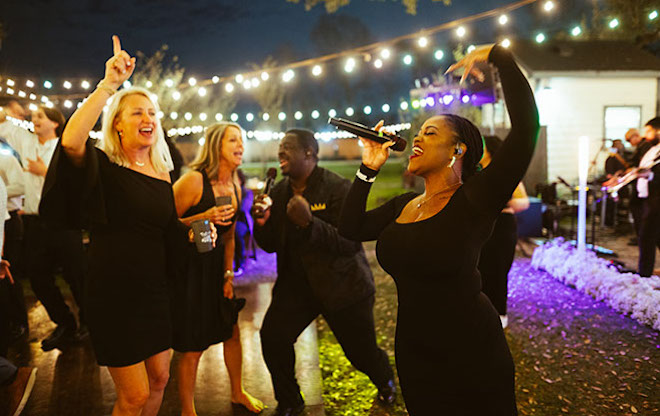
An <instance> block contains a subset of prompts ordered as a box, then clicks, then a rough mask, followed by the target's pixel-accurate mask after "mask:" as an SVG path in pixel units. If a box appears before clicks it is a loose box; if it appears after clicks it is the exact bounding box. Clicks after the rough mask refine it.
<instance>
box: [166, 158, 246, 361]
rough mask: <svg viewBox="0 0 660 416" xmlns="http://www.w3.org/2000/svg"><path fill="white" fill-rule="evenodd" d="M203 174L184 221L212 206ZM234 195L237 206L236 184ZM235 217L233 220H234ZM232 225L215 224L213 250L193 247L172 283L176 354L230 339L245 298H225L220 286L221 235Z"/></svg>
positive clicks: (210, 187)
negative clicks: (199, 191) (200, 250)
mask: <svg viewBox="0 0 660 416" xmlns="http://www.w3.org/2000/svg"><path fill="white" fill-rule="evenodd" d="M200 173H201V174H202V183H203V190H202V198H201V199H200V200H199V203H197V205H194V206H192V207H190V208H189V209H188V210H187V211H186V212H185V213H184V214H183V216H182V217H183V218H186V217H190V216H193V215H196V214H200V213H202V212H204V211H206V210H208V209H209V208H212V207H214V206H215V195H214V194H213V187H212V186H211V181H210V180H209V178H208V176H207V175H206V172H204V171H200ZM234 195H235V196H236V201H237V202H238V204H239V206H240V201H239V199H238V193H237V191H236V185H234ZM236 216H237V214H234V217H233V218H232V224H233V223H234V222H235V221H236ZM230 228H231V225H226V226H220V225H216V230H217V233H218V239H217V241H216V246H215V248H214V249H213V250H211V251H209V252H207V253H198V252H197V249H196V248H195V246H194V245H191V246H190V247H188V248H187V250H186V267H185V275H184V276H183V278H181V279H177V280H174V281H173V282H172V283H173V286H172V290H173V291H172V312H173V324H174V325H173V329H174V342H173V346H174V349H175V350H176V351H179V352H190V351H204V350H205V349H207V348H208V347H209V346H211V345H214V344H217V343H219V342H223V341H226V340H228V339H229V338H231V336H232V331H233V328H234V324H235V323H236V321H237V320H238V312H239V310H240V308H241V307H242V306H243V305H244V302H245V300H244V299H227V298H225V297H224V292H223V283H224V272H225V267H224V265H225V261H224V257H225V247H224V245H223V244H222V238H221V237H220V236H221V235H222V234H223V233H225V232H226V231H228V230H229V229H230Z"/></svg>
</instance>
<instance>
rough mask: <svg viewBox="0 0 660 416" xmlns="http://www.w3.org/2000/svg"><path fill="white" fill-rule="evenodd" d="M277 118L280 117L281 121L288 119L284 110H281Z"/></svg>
mask: <svg viewBox="0 0 660 416" xmlns="http://www.w3.org/2000/svg"><path fill="white" fill-rule="evenodd" d="M277 118H278V119H279V120H280V121H284V120H286V113H285V112H283V111H282V112H280V113H279V114H278V115H277Z"/></svg>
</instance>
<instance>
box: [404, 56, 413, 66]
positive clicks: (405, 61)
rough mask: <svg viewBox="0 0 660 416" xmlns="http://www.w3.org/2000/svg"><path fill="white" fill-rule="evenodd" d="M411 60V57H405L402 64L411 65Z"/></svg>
mask: <svg viewBox="0 0 660 416" xmlns="http://www.w3.org/2000/svg"><path fill="white" fill-rule="evenodd" d="M412 61H413V58H412V56H411V55H406V56H404V57H403V63H404V64H406V65H410V64H412Z"/></svg>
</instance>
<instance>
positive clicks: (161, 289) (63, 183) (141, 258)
mask: <svg viewBox="0 0 660 416" xmlns="http://www.w3.org/2000/svg"><path fill="white" fill-rule="evenodd" d="M40 213H41V214H42V215H43V216H44V217H46V218H47V220H49V221H58V222H60V223H62V222H63V223H65V224H68V225H72V224H76V225H78V226H80V225H81V224H86V225H87V226H88V228H89V232H90V244H89V252H88V254H89V276H88V281H87V284H86V296H85V300H86V302H85V305H84V308H86V310H85V311H86V314H87V323H88V326H89V332H90V337H91V340H92V344H93V346H94V351H95V353H96V359H97V361H98V363H99V365H106V366H111V367H123V366H128V365H131V364H135V363H138V362H140V361H143V360H145V359H146V358H148V357H150V356H152V355H154V354H157V353H159V352H162V351H164V350H167V349H168V348H170V347H171V346H172V323H171V321H172V318H171V309H170V298H169V290H168V287H169V284H170V279H172V278H174V277H173V275H172V274H173V273H175V271H176V270H177V267H178V266H177V264H176V263H175V262H173V260H174V259H176V257H177V253H179V252H181V250H182V249H183V248H185V247H186V246H187V245H188V243H187V238H186V230H187V227H185V226H183V224H181V223H180V222H179V221H178V219H177V216H176V209H175V206H174V196H173V193H172V186H171V184H170V183H169V182H166V181H163V180H159V179H156V178H153V177H150V176H147V175H143V174H141V173H139V172H136V171H134V170H131V169H128V168H126V167H122V166H119V165H117V164H115V163H112V162H111V161H110V160H109V159H108V157H107V155H106V154H105V153H104V152H103V151H102V150H100V149H98V148H96V147H94V146H92V145H91V144H90V143H89V142H88V143H87V146H86V154H85V164H84V167H82V168H78V167H76V166H74V165H73V164H72V163H71V161H70V160H69V158H68V157H67V155H66V153H65V152H64V151H63V150H62V148H61V146H58V148H57V150H56V152H55V155H54V156H53V162H51V165H50V167H49V170H48V174H47V178H46V182H45V185H44V195H43V198H42V202H41V206H40Z"/></svg>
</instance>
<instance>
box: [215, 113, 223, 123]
mask: <svg viewBox="0 0 660 416" xmlns="http://www.w3.org/2000/svg"><path fill="white" fill-rule="evenodd" d="M215 121H222V114H221V113H215Z"/></svg>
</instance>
